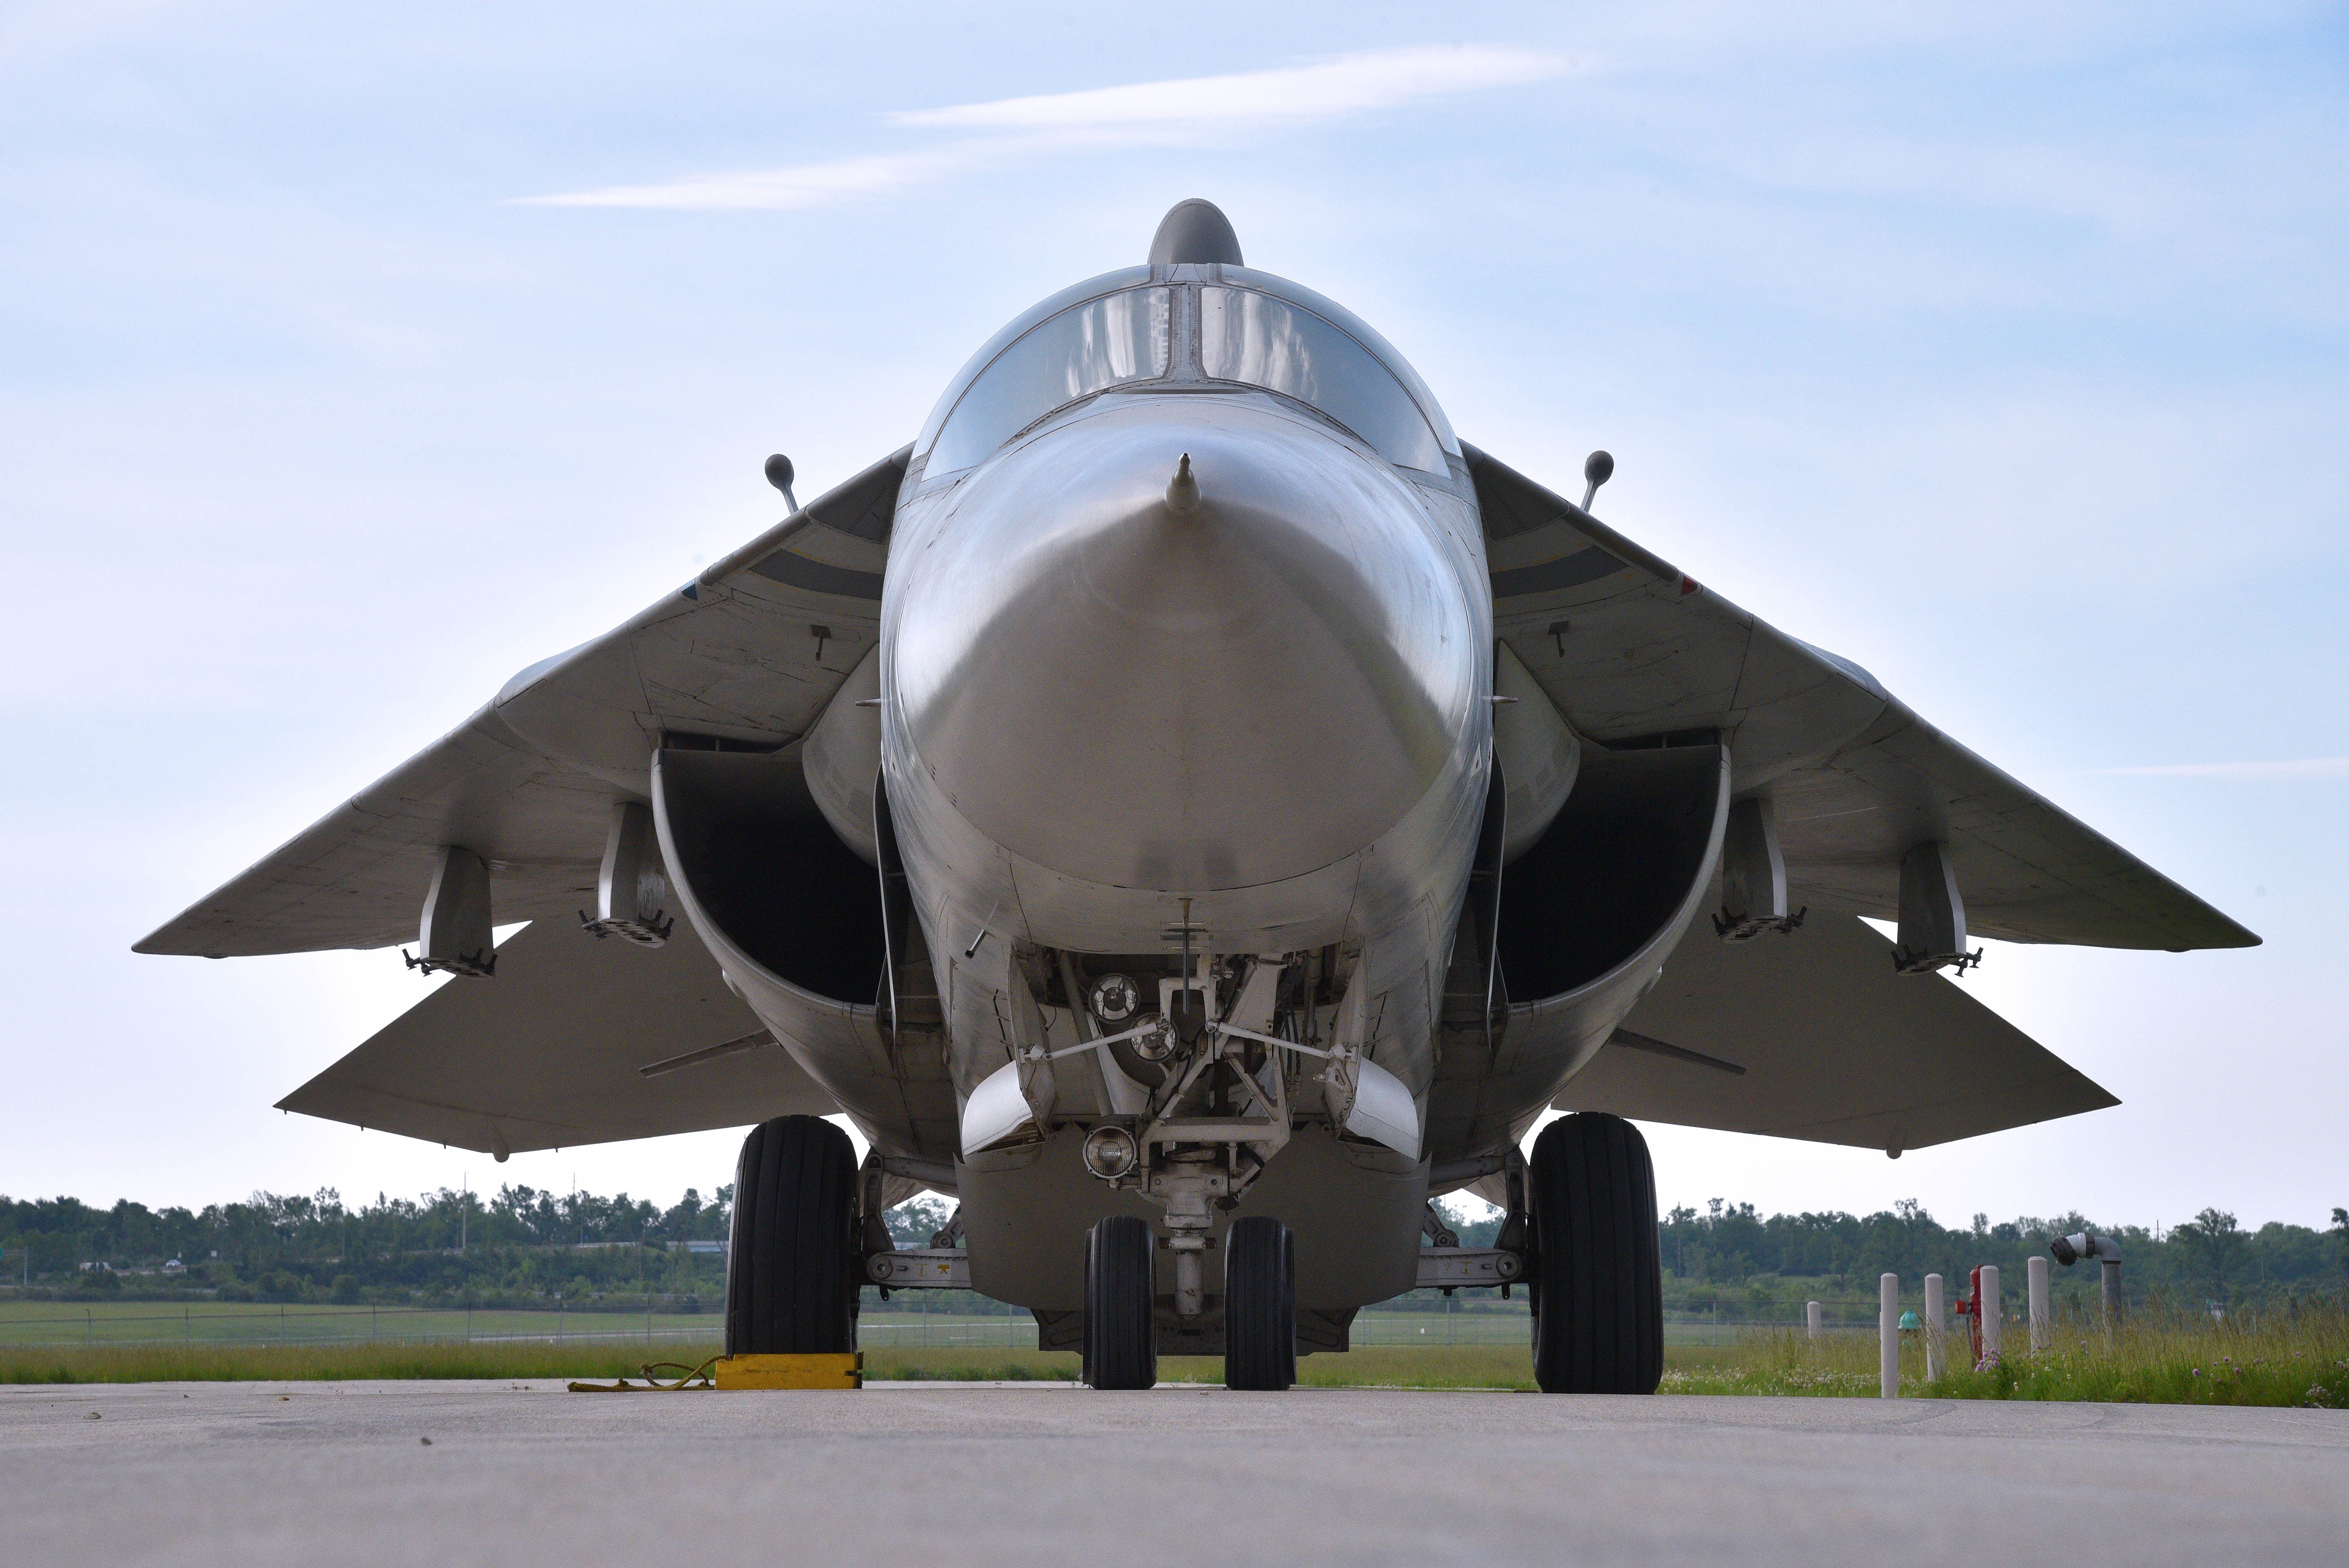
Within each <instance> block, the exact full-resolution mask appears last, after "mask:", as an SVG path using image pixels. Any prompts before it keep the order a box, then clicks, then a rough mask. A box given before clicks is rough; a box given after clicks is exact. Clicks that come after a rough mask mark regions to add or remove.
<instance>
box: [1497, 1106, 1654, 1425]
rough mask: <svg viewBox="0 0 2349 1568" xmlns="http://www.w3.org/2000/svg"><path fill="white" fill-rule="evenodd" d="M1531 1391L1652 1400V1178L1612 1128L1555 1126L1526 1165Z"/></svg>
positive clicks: (1591, 1119)
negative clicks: (1530, 1273) (1533, 1387)
mask: <svg viewBox="0 0 2349 1568" xmlns="http://www.w3.org/2000/svg"><path fill="white" fill-rule="evenodd" d="M1526 1187H1527V1196H1528V1197H1529V1198H1530V1199H1531V1201H1532V1208H1533V1221H1534V1267H1533V1280H1532V1284H1533V1286H1534V1301H1533V1320H1534V1381H1535V1382H1537V1383H1538V1384H1540V1385H1541V1387H1542V1392H1544V1393H1546V1394H1652V1393H1654V1392H1655V1391H1656V1385H1657V1383H1658V1382H1659V1381H1661V1379H1662V1377H1663V1375H1664V1277H1663V1269H1662V1266H1661V1256H1660V1252H1659V1248H1658V1246H1657V1240H1656V1170H1655V1165H1654V1163H1653V1162H1652V1161H1651V1160H1650V1159H1649V1158H1648V1140H1646V1139H1644V1138H1642V1137H1640V1130H1639V1129H1638V1128H1636V1127H1634V1126H1632V1125H1631V1124H1630V1122H1628V1121H1626V1120H1624V1119H1622V1118H1621V1117H1619V1116H1606V1115H1601V1114H1599V1113H1596V1112H1585V1113H1582V1114H1578V1115H1575V1116H1569V1117H1566V1118H1564V1119H1560V1120H1557V1121H1553V1122H1551V1123H1550V1124H1549V1125H1548V1126H1547V1127H1546V1128H1544V1129H1543V1130H1542V1135H1541V1137H1540V1138H1538V1139H1537V1140H1535V1142H1534V1152H1533V1158H1532V1159H1531V1160H1530V1161H1527V1164H1526Z"/></svg>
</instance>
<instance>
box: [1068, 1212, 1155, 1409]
mask: <svg viewBox="0 0 2349 1568" xmlns="http://www.w3.org/2000/svg"><path fill="white" fill-rule="evenodd" d="M1156 1245H1157V1243H1156V1242H1155V1241H1154V1239H1153V1238H1152V1236H1151V1234H1150V1226H1149V1225H1148V1224H1147V1223H1146V1222H1143V1221H1142V1220H1138V1219H1136V1218H1134V1217H1133V1215H1131V1214H1112V1215H1111V1216H1110V1217H1109V1218H1107V1219H1105V1220H1097V1221H1095V1222H1093V1228H1092V1230H1090V1231H1088V1232H1086V1233H1085V1339H1084V1365H1085V1382H1086V1384H1087V1385H1088V1386H1090V1387H1095V1388H1147V1387H1150V1386H1151V1385H1153V1384H1154V1383H1156V1382H1157V1381H1158V1330H1157V1325H1156V1323H1155V1322H1154V1311H1153V1306H1154V1303H1153V1300H1152V1297H1153V1295H1154V1288H1155V1287H1154V1284H1153V1282H1152V1274H1151V1268H1152V1264H1153V1261H1154V1260H1153V1252H1154V1248H1155V1247H1156Z"/></svg>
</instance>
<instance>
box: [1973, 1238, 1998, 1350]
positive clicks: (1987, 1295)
mask: <svg viewBox="0 0 2349 1568" xmlns="http://www.w3.org/2000/svg"><path fill="white" fill-rule="evenodd" d="M1974 1309H1975V1310H1976V1311H1978V1312H1980V1313H1981V1314H1982V1366H1983V1367H1994V1366H1996V1365H1997V1364H1998V1330H1999V1319H2000V1318H2001V1317H2002V1315H2003V1314H2002V1310H2001V1308H2000V1306H1999V1300H1998V1265H1997V1264H1982V1300H1980V1301H1978V1302H1976V1303H1975V1304H1974ZM1980 1369H1981V1368H1979V1367H1977V1368H1976V1370H1977V1371H1979V1370H1980Z"/></svg>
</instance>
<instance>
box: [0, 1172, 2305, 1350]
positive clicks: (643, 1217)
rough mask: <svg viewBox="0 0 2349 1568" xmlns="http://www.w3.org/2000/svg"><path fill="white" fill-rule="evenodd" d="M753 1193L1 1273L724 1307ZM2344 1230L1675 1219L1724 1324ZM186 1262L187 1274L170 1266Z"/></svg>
mask: <svg viewBox="0 0 2349 1568" xmlns="http://www.w3.org/2000/svg"><path fill="white" fill-rule="evenodd" d="M733 1196H734V1191H733V1189H732V1188H731V1187H730V1186H727V1187H720V1188H719V1189H718V1190H717V1191H716V1192H715V1193H714V1194H713V1195H712V1196H711V1197H709V1198H708V1199H704V1198H703V1197H702V1196H701V1194H700V1193H699V1192H698V1191H693V1190H688V1191H687V1192H686V1193H685V1195H684V1197H682V1198H681V1199H679V1200H678V1202H675V1203H673V1204H671V1205H670V1206H668V1207H667V1208H666V1209H663V1208H661V1207H659V1206H658V1205H657V1204H654V1203H652V1202H646V1201H643V1200H640V1199H632V1198H630V1197H628V1196H627V1195H626V1193H621V1194H618V1195H616V1196H613V1197H608V1198H606V1197H602V1196H599V1195H597V1194H595V1193H593V1192H578V1193H567V1194H566V1193H557V1192H543V1191H537V1190H536V1189H533V1188H531V1187H525V1186H508V1187H501V1188H500V1189H499V1190H498V1191H497V1192H496V1193H494V1194H482V1193H478V1192H456V1191H448V1190H446V1189H443V1190H442V1191H439V1192H436V1193H429V1194H427V1195H425V1196H422V1197H419V1198H416V1199H413V1200H411V1199H404V1198H391V1197H385V1196H378V1198H377V1199H376V1201H375V1202H372V1203H362V1204H360V1205H358V1206H357V1207H356V1208H353V1207H351V1206H349V1205H347V1204H346V1203H345V1202H343V1199H342V1197H341V1195H340V1194H339V1193H338V1192H336V1191H334V1190H333V1189H331V1188H328V1189H326V1190H325V1191H320V1192H318V1193H317V1194H316V1195H315V1196H313V1197H308V1198H303V1197H286V1196H280V1195H278V1194H275V1193H270V1192H256V1193H254V1195H253V1197H252V1198H251V1199H249V1200H248V1201H246V1202H243V1203H222V1204H214V1205H212V1206H210V1207H208V1208H205V1209H202V1210H190V1209H185V1208H165V1209H160V1210H158V1209H150V1208H148V1207H147V1206H146V1205H144V1204H140V1203H133V1202H128V1201H125V1202H119V1203H117V1204H115V1205H114V1206H113V1207H112V1208H110V1209H94V1208H91V1207H90V1206H88V1204H85V1203H82V1202H78V1200H76V1199H72V1198H52V1199H36V1200H23V1201H20V1200H12V1199H8V1198H5V1197H0V1284H12V1285H20V1286H21V1285H26V1284H29V1285H30V1286H31V1287H32V1288H33V1289H34V1290H36V1291H58V1290H66V1291H72V1292H76V1293H80V1292H103V1293H107V1294H109V1295H111V1294H119V1293H123V1292H129V1293H130V1294H134V1295H149V1294H152V1295H182V1294H187V1293H191V1292H201V1293H203V1294H206V1295H219V1296H222V1297H225V1298H227V1299H232V1300H256V1299H258V1300H269V1301H333V1300H339V1301H347V1302H365V1301H402V1302H412V1301H415V1300H418V1299H423V1300H427V1301H437V1302H446V1303H449V1304H450V1305H456V1304H459V1303H462V1302H467V1301H471V1302H474V1303H477V1304H479V1305H497V1304H500V1303H505V1302H512V1301H514V1300H517V1299H523V1298H527V1299H530V1300H533V1301H543V1300H544V1299H546V1298H548V1297H550V1296H553V1295H562V1296H564V1298H565V1300H566V1301H567V1302H572V1303H576V1304H578V1305H579V1306H580V1307H581V1308H583V1309H585V1308H589V1307H592V1306H593V1305H595V1304H596V1303H597V1301H598V1300H599V1299H603V1298H609V1299H610V1300H611V1303H612V1305H616V1306H618V1305H626V1304H627V1303H629V1302H635V1303H636V1304H638V1305H641V1304H642V1302H643V1300H644V1298H645V1296H646V1295H657V1296H659V1297H662V1298H665V1299H667V1301H669V1302H670V1303H671V1304H682V1303H693V1304H696V1305H700V1304H708V1305H715V1304H716V1302H717V1301H718V1300H719V1299H720V1298H721V1297H722V1296H723V1294H724V1289H725V1272H724V1263H723V1259H722V1258H721V1257H720V1256H719V1255H718V1254H717V1253H714V1252H711V1251H709V1250H707V1249H704V1250H702V1251H699V1252H696V1251H693V1250H690V1249H688V1247H687V1246H685V1245H684V1244H683V1243H690V1242H703V1243H709V1242H717V1241H722V1240H724V1239H725V1237H726V1235H727V1232H728V1227H729V1225H730V1222H731V1220H732V1208H733ZM1445 1210H1446V1212H1447V1213H1449V1214H1451V1215H1452V1217H1453V1226H1454V1230H1455V1231H1456V1232H1457V1233H1458V1234H1459V1238H1460V1242H1461V1244H1462V1245H1464V1246H1471V1247H1475V1246H1490V1245H1491V1244H1492V1243H1493V1239H1494V1233H1495V1231H1496V1230H1497V1228H1498V1221H1497V1219H1496V1218H1485V1219H1480V1220H1473V1221H1472V1220H1469V1219H1468V1218H1467V1217H1466V1215H1465V1214H1464V1212H1461V1211H1460V1210H1458V1209H1455V1208H1454V1207H1452V1206H1451V1205H1450V1204H1449V1203H1448V1202H1447V1203H1446V1205H1445ZM952 1213H953V1206H952V1204H951V1203H950V1202H947V1201H946V1200H943V1199H940V1198H938V1197H936V1196H935V1195H929V1194H926V1195H924V1196H922V1197H919V1198H916V1199H915V1200H914V1201H913V1202H909V1203H905V1204H902V1205H900V1206H899V1207H898V1208H896V1209H895V1210H893V1211H891V1212H890V1214H889V1229H890V1232H891V1233H892V1235H893V1236H894V1237H895V1241H896V1243H897V1244H898V1245H899V1246H925V1245H927V1244H928V1243H929V1241H930V1237H931V1233H933V1232H935V1231H936V1230H938V1229H940V1228H942V1227H943V1226H944V1225H945V1224H946V1222H947V1220H948V1219H949V1218H950V1217H951V1215H952ZM2082 1230H2095V1231H2096V1232H2098V1233H2109V1234H2112V1235H2115V1236H2117V1237H2118V1238H2119V1239H2120V1242H2121V1248H2122V1253H2123V1255H2124V1258H2125V1260H2126V1266H2125V1268H2124V1270H2123V1278H2124V1283H2125V1284H2126V1287H2127V1293H2128V1295H2129V1297H2130V1299H2131V1300H2132V1301H2144V1300H2148V1299H2154V1298H2160V1299H2165V1300H2167V1301H2168V1302H2170V1303H2171V1304H2172V1305H2196V1306H2199V1305H2250V1306H2261V1305H2274V1304H2281V1303H2286V1302H2290V1301H2293V1300H2296V1299H2301V1298H2304V1297H2309V1296H2316V1295H2338V1294H2339V1293H2341V1292H2342V1290H2343V1289H2344V1285H2349V1212H2344V1210H2341V1209H2335V1210H2334V1211H2333V1227H2332V1229H2331V1230H2329V1231H2314V1230H2311V1229H2309V1228H2307V1227H2306V1226H2302V1225H2287V1224H2282V1223H2277V1222H2270V1223H2267V1224H2264V1225H2261V1227H2259V1228H2258V1229H2257V1230H2255V1231H2246V1230H2244V1229H2243V1228H2242V1227H2241V1226H2240V1224H2238V1223H2237V1222H2236V1220H2235V1217H2234V1216H2233V1215H2232V1214H2228V1213H2224V1212H2220V1211H2217V1210H2205V1211H2203V1212H2202V1213H2200V1214H2199V1215H2197V1216H2196V1217H2195V1218H2194V1219H2193V1220H2192V1221H2190V1222H2187V1223H2184V1224H2179V1225H2176V1226H2173V1227H2171V1228H2169V1229H2168V1230H2166V1231H2164V1232H2162V1233H2160V1234H2159V1235H2158V1236H2157V1235H2156V1234H2155V1233H2153V1232H2151V1231H2149V1230H2147V1228H2145V1227H2143V1226H2140V1225H2118V1226H2113V1227H2110V1228H2109V1229H2108V1228H2107V1227H2106V1226H2102V1225H2095V1224H2092V1223H2091V1222H2089V1221H2088V1220H2087V1219H2086V1218H2085V1216H2083V1215H2080V1214H2076V1213H2075V1214H2065V1215H2062V1216H2060V1217H2056V1218H2051V1219H2038V1218H2022V1219H2016V1220H2013V1221H2009V1222H2005V1223H2002V1224H1992V1223H1991V1222H1990V1220H1989V1217H1988V1216H1987V1215H1982V1214H1977V1215H1975V1216H1974V1218H1973V1221H1972V1223H1971V1225H1970V1226H1968V1227H1966V1228H1963V1229H1952V1228H1949V1227H1945V1226H1943V1225H1941V1224H1940V1223H1939V1222H1936V1221H1935V1220H1934V1219H1933V1217H1932V1216H1931V1215H1930V1214H1929V1213H1927V1212H1925V1210H1924V1209H1923V1207H1922V1206H1921V1205H1920V1204H1918V1203H1916V1202H1900V1203H1896V1204H1894V1205H1893V1207H1892V1208H1891V1209H1890V1210H1889V1211H1886V1212H1879V1213H1875V1214H1868V1215H1866V1216H1859V1215H1853V1214H1846V1213H1838V1212H1828V1213H1801V1214H1772V1215H1768V1216H1766V1217H1765V1216H1764V1215H1762V1214H1759V1213H1757V1212H1755V1210H1754V1205H1753V1204H1751V1203H1731V1202H1724V1201H1723V1200H1719V1199H1716V1200H1714V1201H1713V1202H1711V1203H1708V1204H1707V1205H1706V1207H1705V1209H1704V1211H1703V1212H1699V1211H1697V1210H1695V1209H1690V1208H1678V1209H1674V1210H1672V1211H1671V1212H1670V1213H1669V1214H1667V1215H1665V1216H1664V1219H1663V1222H1662V1230H1661V1241H1662V1247H1663V1267H1664V1274H1665V1293H1666V1298H1667V1301H1668V1303H1669V1305H1671V1306H1672V1307H1674V1308H1675V1309H1676V1310H1682V1311H1695V1312H1717V1313H1719V1314H1720V1315H1722V1317H1723V1319H1724V1320H1729V1319H1755V1318H1777V1317H1780V1316H1784V1315H1790V1314H1792V1313H1794V1312H1796V1311H1798V1310H1799V1304H1800V1302H1801V1301H1802V1300H1803V1299H1804V1298H1805V1297H1806V1296H1816V1297H1822V1298H1827V1299H1830V1300H1833V1299H1836V1298H1839V1297H1840V1296H1845V1295H1848V1296H1849V1297H1851V1298H1852V1299H1853V1301H1855V1302H1860V1303H1861V1305H1866V1306H1867V1310H1868V1311H1872V1310H1873V1307H1872V1305H1867V1304H1868V1303H1872V1301H1873V1293H1874V1290H1875V1286H1876V1280H1877V1277H1878V1275H1879V1274H1885V1273H1894V1274H1899V1275H1900V1276H1901V1280H1902V1283H1903V1287H1904V1289H1906V1290H1917V1289H1920V1288H1921V1284H1922V1281H1923V1276H1924V1275H1925V1274H1928V1273H1939V1274H1941V1275H1942V1276H1943V1277H1944V1278H1945V1279H1946V1280H1947V1281H1948V1282H1949V1284H1950V1287H1951V1293H1952V1295H1954V1294H1955V1293H1956V1292H1957V1291H1958V1290H1960V1289H1961V1288H1962V1287H1963V1282H1964V1280H1965V1277H1966V1274H1967V1271H1969V1270H1970V1269H1971V1268H1972V1267H1974V1266H1975V1265H1976V1264H1998V1265H1999V1266H2000V1268H2001V1269H2002V1271H2003V1273H2004V1275H2005V1284H2006V1285H2007V1286H2008V1288H2010V1289H2012V1290H2020V1289H2021V1288H2022V1284H2023V1260H2024V1259H2026V1258H2027V1257H2030V1256H2031V1255H2033V1254H2034V1253H2043V1254H2044V1253H2045V1251H2046V1248H2047V1243H2049V1242H2050V1241H2051V1240H2053V1239H2054V1237H2057V1236H2061V1235H2069V1234H2071V1233H2075V1232H2078V1231H2082ZM172 1262H177V1263H178V1264H181V1269H179V1270H174V1271H171V1272H170V1273H166V1272H164V1269H165V1265H166V1264H170V1263H172ZM2055 1278H2056V1281H2057V1291H2058V1295H2059V1298H2061V1299H2064V1300H2067V1301H2071V1302H2074V1303H2079V1304H2085V1303H2087V1302H2090V1301H2093V1299H2094V1297H2095V1292H2096V1290H2097V1286H2098V1281H2097V1279H2096V1274H2095V1269H2094V1268H2093V1267H2092V1266H2089V1265H2085V1264H2083V1265H2079V1266H2075V1267H2074V1268H2071V1269H2068V1270H2067V1269H2061V1268H2059V1269H2057V1270H2056V1271H2055Z"/></svg>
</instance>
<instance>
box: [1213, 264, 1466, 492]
mask: <svg viewBox="0 0 2349 1568" xmlns="http://www.w3.org/2000/svg"><path fill="white" fill-rule="evenodd" d="M1199 362H1200V365H1201V366H1202V367H1203V368H1204V369H1205V370H1206V373H1207V374H1208V375H1209V376H1210V377H1214V378H1215V379H1216V380H1218V381H1244V382H1247V384H1248V385H1249V386H1252V387H1270V388H1271V389H1272V390H1274V391H1276V392H1282V393H1286V394H1288V396H1289V397H1294V398H1296V399H1298V401H1299V402H1302V403H1310V404H1311V405H1312V406H1313V407H1316V408H1319V409H1320V410H1321V412H1323V413H1324V414H1327V415H1329V416H1330V418H1333V419H1335V420H1337V421H1338V423H1340V425H1343V426H1345V427H1346V428H1348V429H1349V430H1351V431H1353V432H1354V434H1355V435H1357V436H1360V437H1361V438H1362V439H1363V440H1364V441H1367V442H1368V443H1370V445H1371V446H1372V447H1375V448H1377V449H1378V450H1379V452H1380V453H1381V455H1382V456H1384V457H1385V458H1386V459H1387V460H1388V461H1389V462H1392V463H1399V464H1401V465H1402V466H1403V467H1404V468H1407V469H1423V470H1425V471H1427V472H1430V473H1442V472H1444V449H1443V447H1442V445H1441V444H1440V443H1439V442H1438V441H1437V439H1436V436H1435V431H1434V430H1433V428H1431V427H1430V426H1429V424H1428V422H1427V417H1426V416H1425V415H1424V414H1423V413H1421V412H1420V407H1419V405H1418V403H1417V402H1416V401H1414V400H1413V397H1412V395H1411V394H1410V393H1409V392H1408V391H1406V390H1405V389H1404V387H1403V385H1402V382H1401V381H1398V380H1397V379H1395V377H1394V373H1393V372H1392V371H1391V370H1389V369H1388V368H1387V367H1386V366H1384V365H1382V364H1381V363H1380V362H1379V359H1378V357H1377V356H1375V355H1373V354H1371V351H1370V350H1369V349H1367V348H1365V347H1363V346H1361V344H1360V343H1358V342H1356V341H1355V340H1354V339H1353V338H1352V337H1351V336H1350V335H1348V334H1346V333H1344V332H1341V331H1340V330H1339V329H1338V328H1337V327H1335V326H1332V325H1330V324H1329V323H1328V322H1326V321H1323V320H1322V319H1321V318H1320V317H1319V316H1318V315H1313V314H1312V313H1311V312H1309V311H1305V310H1299V308H1297V307H1296V306H1294V305H1292V304H1288V303H1286V302H1285V301H1282V300H1277V299H1274V298H1273V297H1271V296H1270V295H1269V294H1257V293H1255V292H1253V291H1250V290H1246V289H1229V288H1203V289H1201V290H1200V291H1199Z"/></svg>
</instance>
